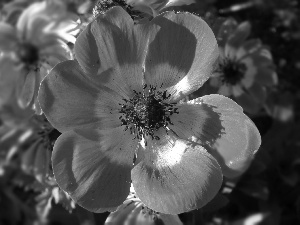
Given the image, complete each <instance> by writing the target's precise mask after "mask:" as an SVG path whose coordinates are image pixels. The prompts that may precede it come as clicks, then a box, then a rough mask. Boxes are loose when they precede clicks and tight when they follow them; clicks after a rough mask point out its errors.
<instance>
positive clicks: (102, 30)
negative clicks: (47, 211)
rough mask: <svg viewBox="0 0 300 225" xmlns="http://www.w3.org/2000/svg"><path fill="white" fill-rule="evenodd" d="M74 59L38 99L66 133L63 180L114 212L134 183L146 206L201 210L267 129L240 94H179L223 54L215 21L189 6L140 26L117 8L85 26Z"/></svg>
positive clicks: (57, 172)
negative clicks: (244, 107)
mask: <svg viewBox="0 0 300 225" xmlns="http://www.w3.org/2000/svg"><path fill="white" fill-rule="evenodd" d="M74 50H75V57H76V60H68V61H65V62H62V63H59V64H58V65H56V66H55V67H54V68H53V69H52V70H51V72H50V73H49V74H48V75H47V76H46V77H45V79H44V80H43V82H42V83H41V87H40V91H39V102H40V105H41V107H42V109H43V112H44V113H45V115H46V117H47V118H48V121H49V122H50V123H51V124H52V125H53V126H54V127H55V128H56V129H57V130H58V131H60V132H61V133H62V135H60V136H59V138H58V139H57V141H56V142H55V145H54V150H53V153H52V166H53V171H54V176H55V178H56V181H57V183H58V185H59V186H60V187H61V188H62V189H63V190H65V191H66V192H67V193H69V195H70V196H71V198H72V199H73V200H74V201H75V202H76V203H78V204H79V205H81V206H82V207H84V208H86V209H88V210H90V211H92V212H103V211H112V210H115V209H116V207H118V206H119V205H121V204H122V203H123V202H124V200H125V199H126V198H127V196H128V194H129V190H130V185H131V183H132V184H133V187H134V189H135V191H136V195H137V196H138V197H139V199H140V200H141V201H142V202H143V204H144V205H146V206H147V207H148V208H150V209H152V210H153V211H156V212H160V213H164V214H178V213H182V212H187V211H190V210H193V209H196V208H200V207H202V206H204V205H205V204H207V203H208V202H209V201H211V200H212V199H213V198H214V196H215V195H216V194H217V192H218V191H219V189H220V187H221V184H222V178H223V175H224V176H227V177H235V176H238V175H240V174H241V173H243V172H244V171H245V170H246V169H247V167H248V166H249V163H250V162H251V159H252V158H253V155H254V154H255V152H256V151H257V149H258V148H259V146H260V134H259V132H258V130H257V128H256V126H255V125H254V124H253V122H252V121H251V120H250V119H249V118H248V117H247V116H246V115H245V114H243V111H242V108H241V107H240V106H238V105H237V104H236V103H235V102H234V101H232V100H230V99H229V98H227V97H224V96H221V95H209V96H204V97H202V98H197V99H195V100H193V101H189V102H187V103H184V102H181V101H180V100H181V99H183V98H185V96H186V95H188V94H190V93H191V92H193V91H195V90H197V89H198V88H199V87H200V86H202V84H203V83H204V82H205V81H206V80H207V79H208V78H209V76H210V75H211V73H212V71H213V68H214V65H215V63H216V60H217V58H218V46H217V41H216V39H215V37H214V34H213V32H212V30H211V29H210V27H209V26H208V25H207V24H206V23H205V22H204V21H203V20H202V19H201V18H199V17H197V16H195V15H193V14H190V13H179V14H176V13H174V12H165V13H162V14H160V15H159V16H157V17H155V18H154V19H153V20H152V21H150V22H148V23H143V24H137V25H134V22H133V20H132V19H131V17H130V16H129V15H128V14H127V13H126V12H125V11H124V10H123V9H122V8H120V7H113V8H111V9H110V10H109V11H107V13H106V14H104V15H99V16H98V17H97V18H96V19H95V21H93V22H92V23H90V24H89V25H88V26H87V28H86V29H85V30H84V31H83V32H82V33H80V35H79V36H78V38H77V40H76V42H75V48H74Z"/></svg>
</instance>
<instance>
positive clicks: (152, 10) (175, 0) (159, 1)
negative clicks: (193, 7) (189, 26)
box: [125, 0, 195, 17]
mask: <svg viewBox="0 0 300 225" xmlns="http://www.w3.org/2000/svg"><path fill="white" fill-rule="evenodd" d="M125 2H126V3H127V4H128V5H130V6H132V7H133V9H134V10H138V11H141V12H144V13H147V14H148V15H150V16H153V17H155V16H157V15H158V14H159V13H160V12H162V11H163V10H165V9H167V8H169V7H172V6H181V5H190V4H192V3H195V0H125Z"/></svg>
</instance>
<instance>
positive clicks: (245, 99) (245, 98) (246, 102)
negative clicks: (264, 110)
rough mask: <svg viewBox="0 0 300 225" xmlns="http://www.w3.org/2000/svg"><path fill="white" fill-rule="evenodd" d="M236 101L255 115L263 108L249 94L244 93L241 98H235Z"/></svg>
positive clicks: (246, 110)
mask: <svg viewBox="0 0 300 225" xmlns="http://www.w3.org/2000/svg"><path fill="white" fill-rule="evenodd" d="M234 99H235V101H236V102H237V103H238V104H239V105H240V106H242V107H243V109H244V111H245V112H247V113H250V114H255V113H257V112H258V111H259V109H260V108H261V104H259V103H258V102H257V101H256V99H255V98H254V97H253V96H252V95H250V94H248V93H245V92H244V93H243V94H242V95H240V96H235V98H234Z"/></svg>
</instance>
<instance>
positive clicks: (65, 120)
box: [39, 60, 121, 132]
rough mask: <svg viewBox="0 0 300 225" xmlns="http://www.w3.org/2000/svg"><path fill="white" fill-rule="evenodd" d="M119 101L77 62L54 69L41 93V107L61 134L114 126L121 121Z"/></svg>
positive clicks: (118, 97)
mask: <svg viewBox="0 0 300 225" xmlns="http://www.w3.org/2000/svg"><path fill="white" fill-rule="evenodd" d="M120 99H121V98H120V96H119V95H118V94H116V93H114V92H112V91H111V90H108V89H107V88H105V87H103V86H102V87H101V86H95V85H94V84H93V83H92V81H91V80H89V78H88V77H87V76H86V75H85V73H84V72H83V71H82V69H81V68H80V66H79V65H78V63H77V61H75V60H74V61H73V60H70V61H65V62H63V63H60V64H58V65H57V66H56V67H54V68H53V69H52V70H51V72H50V73H49V75H48V76H47V77H46V78H45V79H44V81H43V82H42V84H41V87H40V91H39V102H40V106H41V108H42V109H43V111H44V113H45V115H46V116H47V118H48V119H49V121H50V122H51V123H52V124H53V126H54V127H55V128H56V129H58V130H60V131H61V132H63V131H66V130H70V129H73V128H76V127H80V126H87V125H90V126H92V125H93V126H96V125H98V126H99V125H100V123H101V124H102V126H105V124H103V123H106V126H105V127H113V126H115V125H116V124H115V123H116V122H120V121H119V120H117V112H116V110H117V108H118V107H119V105H118V102H120V101H121V100H120ZM118 100H119V101H118ZM113 114H115V116H114V115H113ZM107 115H110V117H109V118H107ZM104 120H105V121H106V122H105V121H104Z"/></svg>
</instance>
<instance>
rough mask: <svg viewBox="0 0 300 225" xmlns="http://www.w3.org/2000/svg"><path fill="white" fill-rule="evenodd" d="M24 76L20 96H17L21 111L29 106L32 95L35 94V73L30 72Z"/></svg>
mask: <svg viewBox="0 0 300 225" xmlns="http://www.w3.org/2000/svg"><path fill="white" fill-rule="evenodd" d="M25 76H26V79H25V82H24V85H23V88H22V91H21V93H20V96H18V103H19V105H20V107H22V108H23V109H24V108H27V107H28V106H29V105H30V104H31V102H32V100H33V97H34V94H35V93H36V90H35V87H36V78H37V71H34V70H31V71H29V72H28V73H27V74H26V75H25Z"/></svg>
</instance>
